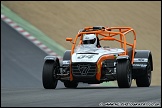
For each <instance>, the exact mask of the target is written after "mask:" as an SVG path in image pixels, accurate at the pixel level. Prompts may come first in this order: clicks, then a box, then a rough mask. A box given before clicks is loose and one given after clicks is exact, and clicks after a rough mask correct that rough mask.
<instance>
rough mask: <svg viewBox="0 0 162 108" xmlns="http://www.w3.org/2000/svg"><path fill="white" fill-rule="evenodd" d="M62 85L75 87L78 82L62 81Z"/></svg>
mask: <svg viewBox="0 0 162 108" xmlns="http://www.w3.org/2000/svg"><path fill="white" fill-rule="evenodd" d="M64 86H65V87H66V88H77V86H78V82H74V81H65V82H64Z"/></svg>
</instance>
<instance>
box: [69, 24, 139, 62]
mask: <svg viewBox="0 0 162 108" xmlns="http://www.w3.org/2000/svg"><path fill="white" fill-rule="evenodd" d="M113 30H116V31H113ZM130 32H133V43H128V42H127V40H126V34H128V33H130ZM83 34H96V36H97V37H98V35H101V36H103V38H100V40H109V41H117V42H119V43H120V47H121V48H123V49H124V51H125V52H124V53H123V54H121V55H120V56H124V55H128V54H127V46H130V47H132V58H131V60H132V61H131V63H132V64H133V61H134V53H135V48H136V33H135V31H134V30H133V29H132V28H131V27H104V26H95V27H85V28H84V29H81V30H79V32H78V34H77V35H76V36H75V39H74V41H73V39H72V38H66V41H71V42H72V41H73V42H72V44H73V45H72V48H71V55H72V54H73V53H74V49H75V47H76V42H77V39H78V38H80V40H79V45H80V44H82V39H83ZM117 35H120V39H117V38H116V37H115V36H117Z"/></svg>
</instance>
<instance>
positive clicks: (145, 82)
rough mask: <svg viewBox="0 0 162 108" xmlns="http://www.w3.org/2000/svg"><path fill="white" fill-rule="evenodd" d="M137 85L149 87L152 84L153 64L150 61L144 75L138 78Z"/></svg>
mask: <svg viewBox="0 0 162 108" xmlns="http://www.w3.org/2000/svg"><path fill="white" fill-rule="evenodd" d="M136 84H137V87H149V86H150V84H151V64H150V61H148V64H147V67H146V72H145V74H144V75H143V76H139V77H137V78H136Z"/></svg>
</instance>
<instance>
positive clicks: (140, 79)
mask: <svg viewBox="0 0 162 108" xmlns="http://www.w3.org/2000/svg"><path fill="white" fill-rule="evenodd" d="M128 34H131V35H129V36H131V39H132V43H129V42H128V41H127V38H126V37H127V36H128ZM66 41H69V42H71V43H72V47H71V50H66V51H65V53H64V56H63V60H62V62H61V61H60V60H59V59H58V57H57V56H49V55H48V56H46V57H45V58H44V60H45V62H44V66H43V72H42V82H43V87H44V88H45V89H55V88H56V86H57V83H58V80H60V81H61V82H63V83H64V86H65V87H66V88H76V87H77V86H78V84H79V83H80V82H82V83H87V84H100V83H103V82H108V81H117V84H118V87H119V88H130V87H131V84H132V80H133V79H134V80H135V81H136V85H137V87H149V86H150V84H151V72H152V71H153V60H152V54H151V51H150V50H137V49H136V32H135V30H134V29H133V28H131V27H106V26H93V27H85V28H83V29H81V30H79V32H78V33H77V34H76V36H75V38H74V40H73V38H66ZM103 41H104V42H107V46H101V42H103ZM110 41H111V42H113V43H114V44H117V43H118V44H119V46H118V47H115V48H114V47H110V46H108V45H109V44H108V42H110Z"/></svg>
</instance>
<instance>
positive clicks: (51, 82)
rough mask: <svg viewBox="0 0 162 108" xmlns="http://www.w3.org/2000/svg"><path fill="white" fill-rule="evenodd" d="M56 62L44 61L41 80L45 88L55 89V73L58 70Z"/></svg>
mask: <svg viewBox="0 0 162 108" xmlns="http://www.w3.org/2000/svg"><path fill="white" fill-rule="evenodd" d="M57 66H58V63H57V62H55V61H46V62H45V63H44V66H43V73H42V80H43V87H44V88H45V89H55V88H56V86H57V82H58V80H57V79H56V74H57V73H58V72H59V69H58V68H57Z"/></svg>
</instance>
